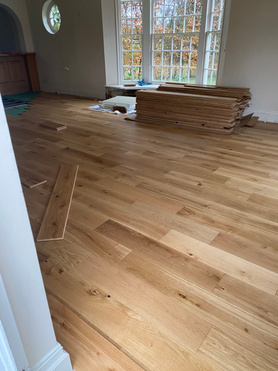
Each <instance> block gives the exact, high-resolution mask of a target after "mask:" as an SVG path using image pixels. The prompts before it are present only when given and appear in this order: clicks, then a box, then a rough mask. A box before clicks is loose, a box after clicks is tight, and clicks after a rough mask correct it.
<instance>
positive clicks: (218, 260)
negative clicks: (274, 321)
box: [160, 230, 278, 295]
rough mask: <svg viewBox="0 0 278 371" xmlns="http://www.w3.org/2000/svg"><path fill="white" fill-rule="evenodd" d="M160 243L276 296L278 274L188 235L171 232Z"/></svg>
mask: <svg viewBox="0 0 278 371" xmlns="http://www.w3.org/2000/svg"><path fill="white" fill-rule="evenodd" d="M160 242H161V243H163V244H165V245H167V246H169V247H172V248H173V249H175V250H177V251H179V252H181V253H183V254H185V255H189V256H191V257H194V259H196V260H198V261H200V262H202V263H204V264H206V265H208V266H211V267H213V268H215V269H218V270H221V271H222V272H224V273H226V274H229V275H230V276H232V277H234V278H237V279H239V280H240V281H244V282H246V283H248V284H249V285H251V286H254V287H256V288H259V289H261V290H263V291H265V292H268V293H269V294H272V295H275V293H276V292H277V290H278V275H277V273H274V272H272V271H269V270H267V269H265V268H261V267H259V266H258V265H255V264H253V263H250V262H249V261H247V260H244V259H241V258H238V257H237V256H235V255H233V254H230V253H227V252H224V251H223V250H221V249H218V248H215V247H214V246H211V245H209V244H205V243H203V242H201V241H198V240H196V239H194V238H192V237H189V236H188V235H185V234H183V233H180V232H178V231H175V230H171V231H170V232H169V233H167V234H166V235H165V236H164V237H162V238H161V240H160Z"/></svg>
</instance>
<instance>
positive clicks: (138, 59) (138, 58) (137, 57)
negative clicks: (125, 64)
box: [133, 52, 142, 66]
mask: <svg viewBox="0 0 278 371" xmlns="http://www.w3.org/2000/svg"><path fill="white" fill-rule="evenodd" d="M133 65H134V66H142V53H141V52H139V53H138V52H135V53H133Z"/></svg>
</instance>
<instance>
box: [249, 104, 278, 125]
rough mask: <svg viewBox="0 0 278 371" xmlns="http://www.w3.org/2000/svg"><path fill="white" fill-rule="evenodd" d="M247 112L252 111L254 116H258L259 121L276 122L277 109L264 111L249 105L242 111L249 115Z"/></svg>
mask: <svg viewBox="0 0 278 371" xmlns="http://www.w3.org/2000/svg"><path fill="white" fill-rule="evenodd" d="M249 113H254V116H257V117H259V120H260V121H264V122H275V123H278V111H264V110H260V109H256V108H255V107H249V108H246V110H245V111H244V116H245V115H249Z"/></svg>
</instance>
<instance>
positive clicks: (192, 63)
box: [190, 52, 198, 67]
mask: <svg viewBox="0 0 278 371" xmlns="http://www.w3.org/2000/svg"><path fill="white" fill-rule="evenodd" d="M197 56H198V53H197V52H191V60H190V67H197Z"/></svg>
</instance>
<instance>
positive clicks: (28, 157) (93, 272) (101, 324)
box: [8, 94, 278, 371]
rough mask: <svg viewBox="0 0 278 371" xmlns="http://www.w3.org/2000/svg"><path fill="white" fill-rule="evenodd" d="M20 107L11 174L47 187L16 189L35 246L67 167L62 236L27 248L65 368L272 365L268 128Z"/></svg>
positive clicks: (276, 275)
mask: <svg viewBox="0 0 278 371" xmlns="http://www.w3.org/2000/svg"><path fill="white" fill-rule="evenodd" d="M33 102H34V104H33V105H32V107H31V109H30V110H29V111H27V112H26V113H24V114H23V115H22V116H20V117H10V116H8V121H9V125H10V131H11V135H12V140H13V144H14V150H15V153H16V157H17V162H18V165H20V171H21V173H22V176H24V175H25V176H26V174H25V172H26V173H27V174H28V173H29V174H30V172H32V173H33V174H34V175H35V176H36V177H39V178H45V179H47V183H45V184H43V185H41V186H39V187H36V188H32V189H29V188H26V187H23V191H24V195H25V199H26V203H27V207H28V212H29V216H30V221H31V225H32V229H33V233H34V237H35V238H36V237H37V234H38V231H39V228H40V224H41V221H42V218H43V216H44V213H45V210H46V207H47V204H48V201H49V199H50V195H51V192H52V189H53V187H54V184H55V181H56V178H57V175H58V172H59V168H60V166H61V165H62V164H65V163H70V164H79V171H78V176H77V181H76V185H75V190H74V195H73V200H72V205H71V210H70V214H69V219H68V224H67V228H66V233H65V238H64V240H61V241H51V242H38V243H37V250H38V255H39V259H40V264H41V270H42V274H43V278H44V283H45V287H46V291H47V294H48V300H49V305H50V309H51V313H52V318H53V323H54V326H55V331H56V335H57V340H58V341H59V342H60V343H61V344H62V346H63V347H64V348H65V349H66V350H67V351H68V352H69V353H70V356H71V360H72V364H73V367H74V370H75V371H87V370H88V371H92V370H97V371H98V370H128V371H131V370H142V369H143V370H159V371H163V370H171V371H178V370H183V371H184V370H189V371H194V370H202V371H206V370H213V371H215V370H216V371H217V370H225V371H226V370H235V371H240V370H243V371H246V370H252V371H253V370H263V371H266V370H278V295H277V290H278V238H277V236H278V230H277V227H278V212H277V210H278V124H263V123H259V124H257V125H256V126H255V127H254V128H244V129H241V131H240V133H239V134H238V135H231V136H221V135H216V134H207V133H198V132H193V131H188V130H184V129H180V128H167V127H159V126H151V125H150V126H148V125H143V124H138V123H135V122H129V121H125V120H124V116H122V115H121V116H117V115H112V114H108V113H102V112H93V111H89V110H87V109H86V107H88V106H89V105H92V102H91V101H89V100H82V99H77V98H72V97H65V96H58V95H50V94H48V95H47V94H41V95H40V96H39V97H38V98H36V99H35V100H34V101H33ZM49 120H50V121H55V122H57V123H59V124H64V125H66V126H67V129H65V130H61V131H53V130H51V129H47V128H43V127H41V126H40V124H41V123H43V122H46V121H49Z"/></svg>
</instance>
